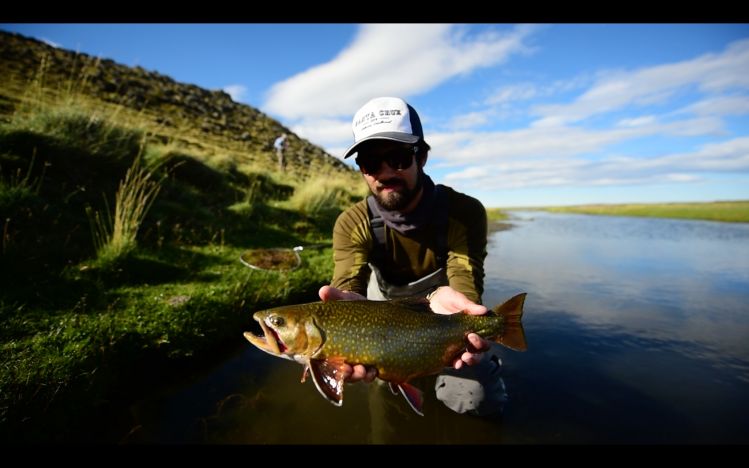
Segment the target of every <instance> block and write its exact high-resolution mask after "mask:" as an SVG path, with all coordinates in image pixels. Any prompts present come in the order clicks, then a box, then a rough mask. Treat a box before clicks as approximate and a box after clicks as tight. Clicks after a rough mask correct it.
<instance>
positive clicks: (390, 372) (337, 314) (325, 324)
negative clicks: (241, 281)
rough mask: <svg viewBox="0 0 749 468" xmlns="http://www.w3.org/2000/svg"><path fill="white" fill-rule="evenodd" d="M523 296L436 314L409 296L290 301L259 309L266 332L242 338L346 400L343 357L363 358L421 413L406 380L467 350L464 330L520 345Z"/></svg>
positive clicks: (325, 392)
mask: <svg viewBox="0 0 749 468" xmlns="http://www.w3.org/2000/svg"><path fill="white" fill-rule="evenodd" d="M524 300H525V293H522V294H518V295H517V296H515V297H513V298H511V299H509V300H508V301H507V302H505V303H504V304H502V305H500V306H497V307H495V308H494V309H493V310H492V313H490V314H486V315H468V314H462V313H457V314H452V315H440V314H435V313H432V312H431V310H430V309H429V306H428V304H427V303H424V302H419V301H413V300H394V301H329V302H313V303H308V304H298V305H289V306H282V307H276V308H273V309H268V310H264V311H260V312H256V313H255V314H254V315H253V317H254V319H255V320H257V321H258V322H259V323H260V326H261V328H262V329H263V334H264V336H256V335H253V334H251V333H245V337H246V338H247V339H248V340H249V341H250V343H252V344H253V345H255V346H256V347H258V348H260V349H261V350H263V351H265V352H267V353H269V354H272V355H274V356H278V357H283V358H286V359H292V360H295V361H297V362H299V363H301V364H303V365H304V366H305V370H304V374H303V381H304V378H305V377H306V375H307V372H308V371H311V373H312V377H313V381H314V382H315V385H316V386H317V388H318V390H319V391H320V393H322V394H323V396H325V397H326V398H328V399H329V400H330V401H331V402H332V403H334V404H336V405H339V406H340V404H342V401H343V369H344V363H345V364H347V365H354V364H363V365H365V366H372V367H375V368H376V369H377V376H378V378H380V379H382V380H385V381H388V382H390V383H391V385H393V386H395V387H399V388H400V389H401V393H402V394H403V395H404V397H406V399H407V400H408V401H409V404H411V406H412V407H413V408H414V409H415V410H416V411H417V412H419V414H421V413H420V408H418V407H419V406H420V402H419V401H413V400H414V398H416V399H417V400H419V399H420V397H419V396H418V395H420V392H418V390H416V389H414V388H413V387H411V386H410V385H409V384H408V381H409V380H411V379H413V378H415V377H419V376H424V375H431V374H436V373H439V372H440V371H441V370H442V369H443V368H444V367H445V366H449V365H450V364H451V363H452V362H453V361H454V360H455V359H456V358H457V357H458V356H460V354H462V353H463V351H464V350H465V349H466V345H467V339H466V336H467V335H468V334H469V333H477V334H478V335H480V336H481V337H483V338H486V339H490V340H495V341H497V342H498V343H500V344H503V345H505V346H507V347H509V348H511V349H515V350H519V351H523V350H525V348H526V343H525V335H524V332H523V328H522V324H521V318H522V309H523V303H524ZM417 393H418V395H417ZM414 395H416V396H414ZM417 397H418V398H417Z"/></svg>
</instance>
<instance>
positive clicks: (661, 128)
mask: <svg viewBox="0 0 749 468" xmlns="http://www.w3.org/2000/svg"><path fill="white" fill-rule="evenodd" d="M722 131H723V126H722V122H721V120H719V119H717V118H714V117H698V118H694V119H685V120H678V121H673V122H669V123H659V122H657V121H653V122H652V123H650V124H648V123H647V122H645V121H641V122H640V125H637V126H629V127H619V128H613V129H606V130H588V129H584V128H580V127H549V128H538V127H534V128H524V129H519V130H512V131H497V132H470V131H459V132H444V133H434V134H432V135H430V136H429V137H427V141H428V142H429V144H430V145H431V146H432V157H433V158H434V159H436V160H437V162H438V163H439V164H440V165H442V166H456V165H462V164H475V163H493V162H496V161H498V160H503V161H504V160H508V159H517V158H528V157H536V158H537V157H554V158H564V157H570V156H576V155H585V154H591V153H594V152H597V151H601V150H602V149H604V148H605V147H606V146H608V145H612V144H615V143H620V142H623V141H626V140H631V139H635V138H641V137H646V136H651V135H677V136H695V135H708V134H720V133H722Z"/></svg>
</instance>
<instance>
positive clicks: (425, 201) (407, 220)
mask: <svg viewBox="0 0 749 468" xmlns="http://www.w3.org/2000/svg"><path fill="white" fill-rule="evenodd" d="M352 126H353V131H354V144H353V145H352V146H351V147H350V148H349V149H348V150H347V151H346V152H345V153H344V155H343V157H344V158H348V157H349V156H351V155H352V154H356V155H357V156H356V163H357V165H358V166H359V169H360V171H361V173H362V175H363V177H364V180H365V181H366V182H367V184H368V185H369V188H370V191H371V193H372V194H371V195H370V196H369V197H368V198H367V199H366V200H362V201H361V202H359V203H357V204H355V205H354V206H352V207H350V208H348V209H347V210H346V211H344V212H343V213H342V214H341V215H340V216H339V217H338V220H337V221H336V223H335V227H334V229H333V256H334V262H335V267H334V272H333V280H332V282H331V284H330V285H329V286H323V287H322V288H321V289H320V292H319V294H320V298H321V299H322V300H323V301H328V300H341V299H347V300H357V299H359V300H361V299H374V300H383V299H395V298H399V297H411V296H421V297H425V298H426V299H427V300H429V304H430V307H431V309H432V310H433V311H434V312H435V313H438V314H453V313H459V312H463V313H466V314H472V315H480V314H485V313H486V312H487V308H486V307H484V306H483V305H480V304H481V294H482V293H483V290H484V258H485V257H486V245H487V218H486V210H485V209H484V206H483V205H482V204H481V202H479V201H478V200H476V199H475V198H472V197H469V196H467V195H465V194H462V193H460V192H457V191H455V190H453V189H452V188H450V187H447V186H444V185H435V184H434V182H432V179H431V178H430V177H429V176H428V175H426V174H425V173H424V165H425V164H426V162H427V158H428V152H429V150H430V146H429V145H428V144H427V143H426V141H425V140H424V133H423V130H422V127H421V121H420V119H419V116H418V114H417V113H416V110H415V109H414V108H413V107H411V106H410V105H409V104H407V103H406V102H405V101H404V100H402V99H400V98H395V97H379V98H375V99H372V100H370V101H369V102H367V103H366V104H365V105H364V106H363V107H362V108H361V109H359V111H357V112H356V114H355V115H354V118H353V123H352ZM467 339H468V342H469V343H470V345H469V346H468V349H466V350H465V351H464V352H463V353H462V355H461V356H460V358H458V359H456V361H455V362H454V363H453V369H446V370H445V372H443V374H442V375H440V376H438V378H437V383H436V392H437V397H438V398H439V399H440V400H442V401H443V402H444V403H445V405H447V406H448V407H449V408H451V409H452V410H454V411H456V412H459V413H464V412H470V413H472V414H478V415H489V414H496V413H498V412H499V411H500V410H501V407H502V405H503V403H504V401H505V398H506V395H505V393H504V384H503V383H502V380H501V378H500V377H499V360H498V358H496V356H490V354H491V353H485V351H488V350H489V348H490V343H489V342H488V341H486V340H484V339H482V338H481V337H479V336H478V335H476V334H474V333H471V334H469V335H468V337H467ZM468 366H470V367H468ZM348 371H349V370H348V369H347V370H346V372H345V373H348ZM376 372H377V370H376V369H374V368H371V369H367V368H365V367H364V366H362V365H355V366H353V367H351V368H350V375H349V377H348V378H347V381H349V382H354V381H359V380H364V381H366V382H371V381H373V380H374V378H375V376H376ZM471 395H473V396H471ZM373 417H374V415H373Z"/></svg>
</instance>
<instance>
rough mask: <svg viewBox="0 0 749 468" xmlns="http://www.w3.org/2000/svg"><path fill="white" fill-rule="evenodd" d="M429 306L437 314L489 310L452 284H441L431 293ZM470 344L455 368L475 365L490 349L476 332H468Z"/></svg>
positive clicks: (473, 313) (471, 312)
mask: <svg viewBox="0 0 749 468" xmlns="http://www.w3.org/2000/svg"><path fill="white" fill-rule="evenodd" d="M429 307H430V308H431V309H432V311H433V312H434V313H435V314H443V315H449V314H455V313H459V312H462V313H464V314H470V315H483V314H485V313H487V312H488V310H489V309H487V308H486V307H484V306H482V305H480V304H476V303H475V302H472V301H471V300H470V299H468V298H467V297H466V296H465V294H463V293H461V292H459V291H456V290H455V289H453V288H451V287H450V286H440V287H439V288H437V289H436V290H435V291H434V292H433V293H432V294H430V295H429ZM467 339H468V346H467V347H466V352H464V353H463V354H462V355H461V356H460V357H459V358H458V359H456V360H455V362H453V367H454V368H455V369H460V368H461V367H463V364H466V365H469V366H473V365H475V364H477V363H478V362H479V361H480V360H481V356H482V353H483V351H488V350H489V346H490V344H489V342H488V341H487V340H485V339H483V338H481V337H480V336H478V335H477V334H475V333H469V334H468V337H467Z"/></svg>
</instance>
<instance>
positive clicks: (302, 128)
mask: <svg viewBox="0 0 749 468" xmlns="http://www.w3.org/2000/svg"><path fill="white" fill-rule="evenodd" d="M291 130H292V131H293V132H294V133H296V134H298V135H302V136H304V138H306V139H308V140H310V141H314V142H315V144H319V145H322V146H326V145H331V144H333V145H334V144H339V143H341V142H346V141H350V142H351V143H353V142H354V137H353V133H352V130H351V120H349V119H346V120H341V119H313V118H310V119H304V120H301V121H300V122H298V123H295V124H294V125H292V127H291ZM343 151H345V148H344V150H343ZM331 154H332V153H331Z"/></svg>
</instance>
